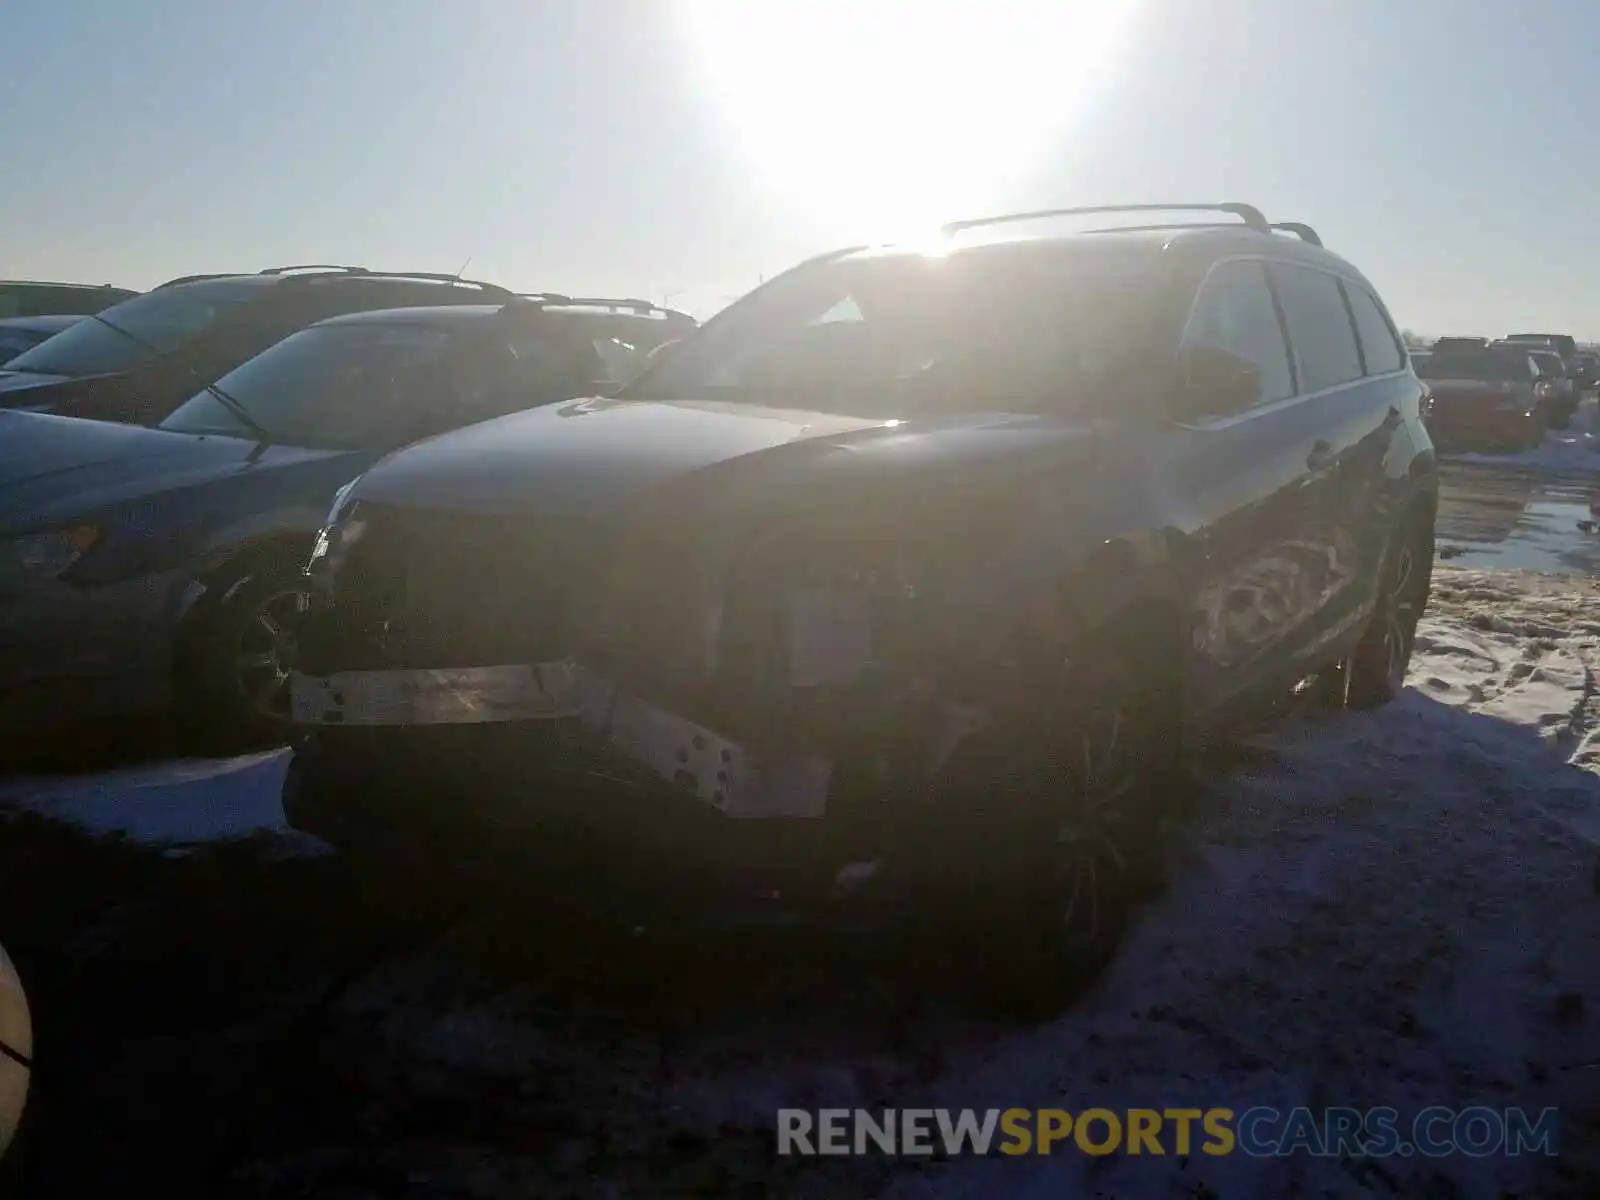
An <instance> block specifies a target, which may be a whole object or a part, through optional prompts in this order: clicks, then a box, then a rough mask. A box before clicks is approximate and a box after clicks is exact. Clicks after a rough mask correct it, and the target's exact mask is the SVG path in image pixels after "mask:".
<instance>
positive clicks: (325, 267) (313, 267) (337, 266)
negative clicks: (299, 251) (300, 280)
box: [256, 263, 372, 275]
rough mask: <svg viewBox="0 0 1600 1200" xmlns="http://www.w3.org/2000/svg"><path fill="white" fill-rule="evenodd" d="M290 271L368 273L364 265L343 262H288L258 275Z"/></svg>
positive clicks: (280, 273)
mask: <svg viewBox="0 0 1600 1200" xmlns="http://www.w3.org/2000/svg"><path fill="white" fill-rule="evenodd" d="M290 271H343V272H344V273H345V274H347V275H370V274H371V273H372V272H370V271H368V270H367V268H365V267H348V266H345V265H344V264H343V263H290V264H289V265H288V266H286V267H267V268H266V269H265V270H262V271H257V272H256V274H258V275H287V274H288V273H289V272H290Z"/></svg>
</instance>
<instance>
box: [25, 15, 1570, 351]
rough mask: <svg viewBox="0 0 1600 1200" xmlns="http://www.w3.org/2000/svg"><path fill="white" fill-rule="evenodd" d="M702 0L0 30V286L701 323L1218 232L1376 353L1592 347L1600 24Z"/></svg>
mask: <svg viewBox="0 0 1600 1200" xmlns="http://www.w3.org/2000/svg"><path fill="white" fill-rule="evenodd" d="M727 3H728V5H729V6H730V7H725V8H724V9H723V10H722V11H723V13H724V15H725V16H726V18H727V19H726V20H720V21H719V20H718V19H716V13H715V11H714V10H715V8H716V0H705V2H704V3H702V5H701V9H700V10H698V11H699V12H700V19H699V20H698V22H696V21H695V20H693V19H691V14H690V10H689V7H688V6H689V5H690V4H691V0H655V2H648V0H560V2H555V0H542V2H541V0H453V2H451V3H445V2H444V0H278V2H277V3H274V4H270V5H268V4H260V3H257V4H244V3H231V4H230V3H219V2H218V0H204V2H202V0H144V2H143V3H140V4H130V3H126V2H124V0H58V2H57V3H55V4H49V5H46V4H39V3H27V2H26V0H0V30H3V31H4V35H3V43H0V54H3V55H4V69H3V70H0V94H3V95H4V96H5V103H4V105H3V110H0V111H3V119H0V162H4V163H5V165H6V169H5V171H4V175H3V178H4V181H5V186H4V187H3V188H0V222H3V224H4V227H5V228H6V229H7V230H8V231H9V234H8V236H6V237H5V238H4V239H3V241H0V247H3V249H0V275H3V276H10V277H17V276H24V277H42V278H63V279H82V280H90V281H96V282H99V281H107V282H116V283H125V284H128V285H131V286H148V285H150V284H153V283H156V282H159V281H160V280H161V279H163V278H167V277H170V276H172V275H176V274H181V273H185V272H191V271H204V270H213V271H220V270H233V269H238V270H252V269H257V268H259V267H263V266H268V265H273V264H276V263H283V262H305V261H337V262H357V263H362V264H366V265H369V266H385V267H397V268H413V269H428V270H448V271H453V270H455V269H457V268H458V267H460V266H461V265H462V263H463V261H465V260H467V259H469V258H470V259H471V263H470V265H469V266H468V268H467V274H468V275H477V276H480V277H484V278H491V279H495V280H497V281H501V282H505V283H508V284H512V285H515V286H517V287H519V288H524V289H530V290H531V289H536V288H538V289H561V290H571V291H584V292H598V293H604V294H615V293H619V292H620V293H627V294H644V295H648V296H650V297H652V298H655V299H658V300H659V299H661V298H662V297H663V296H670V297H671V299H672V301H673V302H674V303H676V304H679V305H683V306H687V307H690V308H691V309H693V310H695V311H697V312H698V313H699V314H700V315H702V316H704V315H709V313H710V312H711V311H714V310H715V309H716V308H718V307H720V306H721V304H723V303H725V302H726V301H727V300H728V299H730V298H731V297H732V296H733V295H735V294H737V293H738V292H740V291H743V290H745V289H746V288H748V287H749V286H751V285H753V284H754V283H755V282H756V281H757V279H758V277H759V276H761V275H762V274H771V273H773V272H775V271H778V270H782V269H783V268H784V267H786V266H788V265H790V264H791V263H793V262H794V261H796V260H797V259H798V258H800V257H802V256H804V255H807V254H810V253H814V252H816V251H819V250H823V249H827V248H828V247H830V246H832V245H837V244H841V243H845V242H849V241H852V240H855V239H856V238H858V237H871V236H875V235H876V234H877V233H878V232H879V229H880V227H881V224H882V222H884V221H887V220H889V219H891V217H892V216H893V215H895V214H896V213H898V212H900V211H901V210H904V216H905V218H906V220H907V221H910V219H911V218H912V217H915V218H916V219H917V220H918V221H920V220H922V219H924V218H926V217H928V216H929V215H930V214H937V215H938V216H958V215H963V214H965V213H966V212H967V209H966V208H965V207H962V205H966V206H969V207H970V206H971V205H974V204H976V205H978V206H979V207H980V208H982V209H985V210H987V209H989V208H990V207H995V208H1010V207H1037V206H1040V205H1049V204H1086V203H1096V202H1107V201H1109V202H1117V201H1136V200H1145V199H1160V200H1166V199H1174V200H1176V199H1200V200H1210V199H1219V198H1221V199H1241V200H1249V201H1252V202H1254V203H1256V204H1259V205H1260V206H1262V207H1263V208H1265V209H1266V210H1267V211H1268V212H1269V213H1270V214H1271V215H1272V216H1274V217H1276V218H1279V219H1290V218H1295V219H1300V220H1306V221H1310V222H1311V223H1313V224H1315V225H1316V226H1317V227H1318V228H1319V229H1320V230H1321V231H1322V233H1323V235H1324V237H1325V238H1326V240H1327V241H1328V243H1329V244H1330V245H1331V246H1333V247H1334V248H1335V249H1337V250H1339V251H1340V252H1342V253H1344V254H1345V255H1346V256H1347V257H1349V258H1350V259H1351V260H1353V261H1354V262H1355V263H1356V264H1357V265H1359V266H1360V267H1361V268H1362V269H1363V270H1365V271H1366V272H1367V273H1368V274H1369V275H1370V276H1371V277H1372V278H1373V279H1374V280H1375V282H1376V283H1377V284H1378V286H1379V288H1380V290H1381V291H1382V292H1383V293H1384V295H1385V297H1386V298H1387V299H1388V300H1389V303H1390V305H1391V307H1392V308H1393V309H1394V310H1395V313H1396V316H1397V318H1398V319H1399V320H1400V322H1401V323H1402V324H1405V325H1409V326H1412V327H1415V328H1418V329H1422V330H1427V331H1431V332H1435V333H1438V332H1465V333H1487V334H1501V333H1506V332H1512V331H1513V327H1517V328H1518V329H1523V328H1526V329H1534V328H1537V329H1541V330H1543V329H1551V330H1560V331H1570V332H1573V333H1575V334H1577V335H1578V336H1580V337H1597V338H1600V286H1597V284H1596V283H1592V282H1591V278H1590V277H1591V275H1592V274H1595V272H1594V271H1593V269H1592V268H1591V263H1593V262H1594V261H1595V259H1594V256H1593V248H1594V247H1596V246H1600V220H1597V216H1600V209H1597V206H1596V201H1597V200H1600V143H1597V129H1600V69H1597V67H1596V63H1597V61H1600V60H1597V59H1596V58H1595V48H1596V47H1600V5H1596V4H1591V3H1585V2H1583V0H1570V2H1566V3H1562V2H1557V0H1524V2H1523V3H1517V4H1514V3H1511V2H1509V0H1505V2H1500V0H1495V2H1490V0H1481V2H1476V3H1475V2H1473V0H1294V2H1291V3H1284V2H1282V0H1099V2H1085V3H1080V4H1078V5H1077V6H1076V7H1073V6H1071V5H1069V4H1068V0H1052V2H1051V3H1048V4H1047V3H1046V0H1036V2H1034V3H1031V4H1030V3H1023V4H1021V5H1020V10H1021V16H1020V17H1019V16H1018V15H1017V12H1016V11H1014V10H1015V9H1016V8H1017V7H1018V6H1016V5H1013V6H1012V7H1008V6H1007V4H1006V3H1005V0H972V2H969V0H921V3H920V4H911V5H908V4H907V3H905V0H856V4H855V9H856V15H855V16H853V17H852V16H850V15H848V14H849V10H848V9H847V8H844V7H838V8H832V7H829V5H828V3H827V2H826V0H812V3H810V4H807V5H806V6H805V7H804V9H803V13H804V15H803V17H802V18H801V19H800V21H799V22H798V23H791V24H789V25H781V24H778V23H776V21H777V19H776V18H774V23H771V24H769V26H768V27H767V28H766V29H765V30H763V29H762V28H760V25H761V23H760V22H753V21H751V20H750V19H749V18H750V15H751V14H752V13H754V12H758V11H759V12H763V13H765V12H774V13H775V12H777V11H778V10H777V9H776V8H775V7H766V8H764V7H763V5H776V4H777V3H778V0H727ZM1119 6H1127V8H1128V11H1126V12H1122V11H1121V10H1120V8H1119ZM708 8H709V9H711V10H713V11H712V15H711V17H710V18H709V19H708V18H707V17H706V15H705V10H707V9H708ZM962 8H964V9H966V10H967V15H968V16H969V17H970V16H971V14H973V13H976V14H977V18H976V19H977V21H978V24H976V25H966V26H961V25H959V24H949V23H945V24H941V21H942V16H941V14H954V13H955V12H956V10H957V9H962ZM1069 9H1070V11H1068V10H1069ZM1047 11H1048V12H1050V13H1058V12H1065V13H1067V15H1066V16H1059V15H1058V16H1051V17H1050V18H1049V20H1050V21H1052V22H1054V24H1053V25H1052V26H1051V27H1050V28H1049V29H1048V30H1047V31H1043V32H1042V31H1041V27H1040V25H1039V21H1040V20H1041V19H1042V18H1041V17H1040V14H1041V13H1044V12H1047ZM919 12H920V13H921V14H923V18H924V19H918V17H917V14H918V13H919ZM862 13H867V14H869V15H868V16H867V17H865V18H863V17H862V16H861V14H862ZM929 13H933V14H934V18H937V19H932V18H928V14H929ZM1108 13H1109V14H1111V16H1109V17H1108ZM871 14H876V17H874V16H872V15H871ZM1119 14H1120V15H1119ZM1113 17H1115V18H1116V19H1115V20H1112V18H1113ZM952 20H954V17H953V16H952ZM1014 20H1015V21H1016V22H1018V23H1017V24H1016V25H1015V26H1014V27H1013V25H1011V24H1010V23H1011V22H1012V21H1014ZM1074 21H1077V22H1079V23H1080V25H1081V30H1082V36H1079V33H1078V32H1077V31H1075V29H1074V28H1073V26H1072V22H1074ZM1108 21H1111V24H1110V25H1108ZM1030 22H1031V24H1030ZM946 24H948V28H946V27H945V25H946ZM931 27H938V28H935V29H934V30H933V32H932V33H929V32H928V30H929V28H931ZM952 29H955V30H957V32H956V33H955V34H952V33H951V32H950V31H951V30H952ZM1107 29H1112V30H1113V32H1112V33H1108V32H1107ZM730 30H731V31H732V32H731V33H730ZM941 30H942V32H941ZM961 30H966V33H961V32H960V31H961ZM697 31H698V32H697ZM707 31H709V32H707ZM980 33H981V34H982V37H979V36H978V34H980ZM1091 35H1092V36H1091ZM1008 37H1009V38H1010V41H1009V42H1008V41H1007V38H1008ZM708 38H709V42H708V40H707V39H708ZM930 38H931V39H933V40H932V41H929V40H928V39H930ZM919 39H920V40H919ZM940 39H943V41H940ZM952 44H953V45H954V50H952ZM1042 45H1043V46H1047V47H1049V48H1050V50H1051V52H1050V53H1048V54H1042V53H1041V46H1042ZM1057 50H1058V51H1059V52H1057ZM841 54H843V55H845V57H844V58H842V59H841V58H840V57H839V56H840V55H841ZM941 54H942V55H944V57H943V58H941V57H940V56H941ZM952 54H954V57H951V55H952ZM863 64H865V65H863ZM745 68H748V69H745ZM1040 113H1045V114H1046V115H1045V116H1042V117H1041V116H1039V115H1038V114H1040ZM1019 114H1020V115H1019ZM1029 122H1031V124H1028V123H1029ZM1030 131H1031V132H1030ZM1024 134H1026V136H1023V135H1024ZM1002 149H1004V151H1005V154H1004V155H1002V154H1001V150H1002ZM897 154H898V155H899V157H896V155H897ZM1006 155H1008V156H1009V157H1006ZM997 156H1000V157H997ZM933 158H939V159H941V160H942V161H943V166H942V167H941V169H940V170H937V171H935V170H933V169H932V167H931V166H930V165H929V163H930V160H932V159H933ZM1002 159H1003V161H1002ZM919 172H920V173H919ZM913 210H914V211H913Z"/></svg>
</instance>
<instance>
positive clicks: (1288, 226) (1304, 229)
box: [1272, 221, 1322, 246]
mask: <svg viewBox="0 0 1600 1200" xmlns="http://www.w3.org/2000/svg"><path fill="white" fill-rule="evenodd" d="M1272 227H1273V228H1274V229H1278V230H1282V231H1283V232H1284V233H1292V234H1294V235H1295V236H1296V237H1297V238H1299V239H1300V240H1301V241H1302V242H1310V243H1311V244H1312V245H1313V246H1320V245H1322V235H1321V234H1320V233H1318V232H1317V231H1316V230H1315V229H1313V228H1311V226H1309V225H1306V224H1304V223H1302V222H1300V221H1274V222H1273V223H1272Z"/></svg>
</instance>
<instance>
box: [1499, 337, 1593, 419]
mask: <svg viewBox="0 0 1600 1200" xmlns="http://www.w3.org/2000/svg"><path fill="white" fill-rule="evenodd" d="M1501 344H1502V345H1507V346H1513V347H1523V346H1526V347H1527V351H1528V356H1529V357H1530V358H1532V359H1533V362H1534V365H1535V366H1536V367H1538V368H1539V375H1540V378H1541V381H1542V382H1543V383H1545V384H1547V385H1548V386H1547V387H1546V389H1545V391H1546V394H1547V395H1548V398H1549V403H1548V405H1547V406H1546V411H1545V416H1546V419H1547V421H1548V423H1549V426H1550V428H1551V429H1565V428H1566V427H1567V426H1568V425H1570V424H1571V423H1572V415H1573V413H1575V412H1577V411H1578V403H1579V401H1581V400H1582V399H1583V393H1582V390H1581V389H1580V388H1579V387H1578V381H1577V380H1576V379H1575V378H1573V375H1572V370H1571V368H1570V367H1568V365H1567V361H1566V360H1565V359H1564V358H1562V357H1561V355H1559V354H1557V353H1556V352H1555V351H1554V350H1552V349H1550V348H1549V347H1546V346H1537V345H1534V344H1532V343H1530V342H1504V343H1501Z"/></svg>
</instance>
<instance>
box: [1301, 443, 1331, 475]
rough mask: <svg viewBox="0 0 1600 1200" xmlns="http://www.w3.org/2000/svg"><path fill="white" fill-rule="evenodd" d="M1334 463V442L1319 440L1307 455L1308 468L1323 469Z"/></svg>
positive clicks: (1312, 469) (1313, 469)
mask: <svg viewBox="0 0 1600 1200" xmlns="http://www.w3.org/2000/svg"><path fill="white" fill-rule="evenodd" d="M1332 463H1333V444H1332V443H1331V442H1318V443H1317V444H1316V445H1314V446H1312V447H1311V453H1310V454H1308V455H1306V469H1307V470H1311V471H1321V470H1323V469H1324V468H1326V467H1328V466H1330V465H1331V464H1332Z"/></svg>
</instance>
